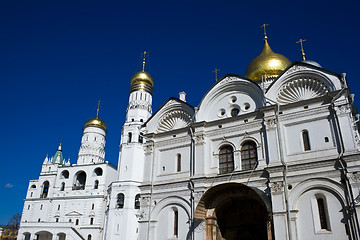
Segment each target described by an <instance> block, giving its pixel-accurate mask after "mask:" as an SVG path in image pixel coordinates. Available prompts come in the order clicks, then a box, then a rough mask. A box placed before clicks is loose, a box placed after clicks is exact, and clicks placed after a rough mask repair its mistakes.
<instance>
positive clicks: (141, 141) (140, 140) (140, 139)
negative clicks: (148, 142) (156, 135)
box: [139, 135, 144, 143]
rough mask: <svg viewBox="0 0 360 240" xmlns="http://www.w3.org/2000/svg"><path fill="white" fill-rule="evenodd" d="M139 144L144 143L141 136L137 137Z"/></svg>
mask: <svg viewBox="0 0 360 240" xmlns="http://www.w3.org/2000/svg"><path fill="white" fill-rule="evenodd" d="M139 143H144V138H143V136H141V135H139Z"/></svg>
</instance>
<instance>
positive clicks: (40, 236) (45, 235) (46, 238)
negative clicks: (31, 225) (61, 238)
mask: <svg viewBox="0 0 360 240" xmlns="http://www.w3.org/2000/svg"><path fill="white" fill-rule="evenodd" d="M35 236H36V238H35V239H36V240H52V237H53V235H52V233H50V232H48V231H41V232H37V233H36V234H35Z"/></svg>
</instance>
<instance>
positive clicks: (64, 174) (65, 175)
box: [60, 170, 69, 178]
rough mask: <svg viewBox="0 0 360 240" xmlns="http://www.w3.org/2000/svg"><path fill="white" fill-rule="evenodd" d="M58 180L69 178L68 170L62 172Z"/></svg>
mask: <svg viewBox="0 0 360 240" xmlns="http://www.w3.org/2000/svg"><path fill="white" fill-rule="evenodd" d="M60 178H69V171H68V170H64V171H62V172H61V175H60Z"/></svg>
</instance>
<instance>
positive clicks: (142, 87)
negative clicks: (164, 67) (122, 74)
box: [130, 51, 154, 94]
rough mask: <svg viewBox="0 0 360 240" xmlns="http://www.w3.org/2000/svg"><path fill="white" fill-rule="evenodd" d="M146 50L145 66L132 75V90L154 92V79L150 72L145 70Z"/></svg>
mask: <svg viewBox="0 0 360 240" xmlns="http://www.w3.org/2000/svg"><path fill="white" fill-rule="evenodd" d="M146 53H147V52H146V51H145V52H144V59H143V63H142V64H143V67H142V70H141V71H140V72H137V73H135V74H134V75H132V77H131V82H130V84H131V87H130V92H134V91H144V92H148V93H150V94H152V89H153V87H154V79H153V77H152V76H151V74H150V73H148V72H145V56H146Z"/></svg>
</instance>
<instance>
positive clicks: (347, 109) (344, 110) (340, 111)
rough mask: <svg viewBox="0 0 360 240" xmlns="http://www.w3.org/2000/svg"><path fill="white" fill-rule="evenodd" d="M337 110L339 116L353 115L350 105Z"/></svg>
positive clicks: (339, 107)
mask: <svg viewBox="0 0 360 240" xmlns="http://www.w3.org/2000/svg"><path fill="white" fill-rule="evenodd" d="M335 110H336V113H337V114H338V115H345V114H348V113H351V108H350V106H349V105H348V104H346V105H341V106H337V107H336V108H335Z"/></svg>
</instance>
